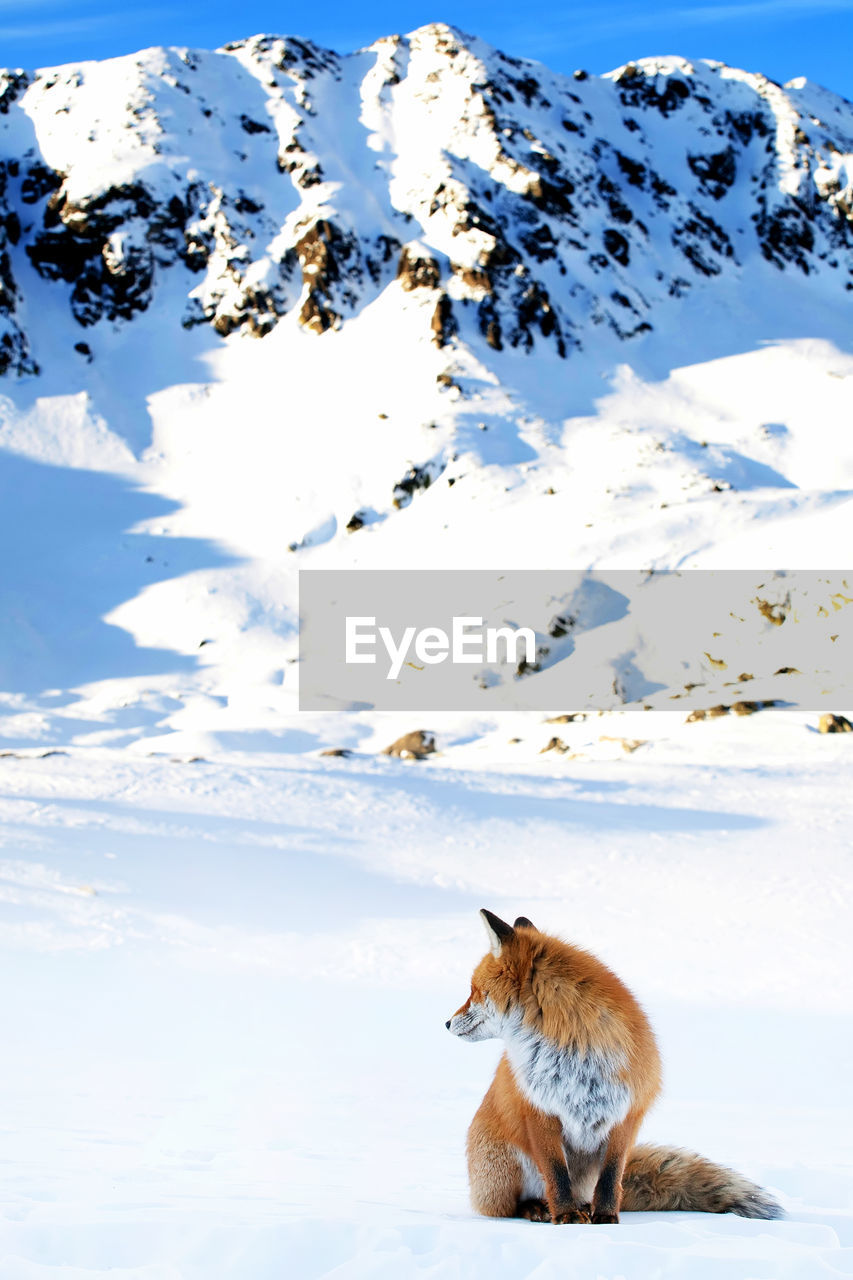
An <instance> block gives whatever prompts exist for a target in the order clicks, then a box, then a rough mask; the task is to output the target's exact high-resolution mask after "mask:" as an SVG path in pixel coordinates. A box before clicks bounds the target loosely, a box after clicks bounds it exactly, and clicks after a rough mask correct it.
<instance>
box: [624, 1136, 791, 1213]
mask: <svg viewBox="0 0 853 1280" xmlns="http://www.w3.org/2000/svg"><path fill="white" fill-rule="evenodd" d="M622 1208H623V1209H625V1210H626V1211H628V1212H630V1211H631V1210H644V1209H694V1210H698V1211H699V1212H702V1213H737V1214H740V1216H741V1217H742V1218H783V1217H784V1216H785V1214H784V1211H783V1209H782V1207H781V1205H779V1204H777V1203H776V1201H775V1200H774V1199H773V1197H772V1196H771V1195H769V1194H768V1193H767V1192H766V1191H764V1190H762V1188H761V1187H758V1186H756V1185H755V1183H754V1182H750V1181H749V1179H748V1178H744V1177H742V1176H741V1175H740V1174H739V1173H735V1172H734V1171H733V1170H732V1169H726V1168H724V1167H723V1166H722V1165H719V1164H714V1163H713V1162H712V1161H711V1160H706V1159H705V1157H704V1156H697V1155H695V1154H694V1153H693V1152H692V1151H683V1150H681V1149H680V1148H679V1147H652V1146H647V1145H644V1144H643V1145H640V1146H638V1147H634V1149H633V1151H632V1152H631V1154H630V1156H629V1157H628V1163H627V1165H626V1167H625V1176H624V1178H623V1180H622Z"/></svg>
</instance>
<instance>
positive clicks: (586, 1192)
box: [446, 910, 783, 1222]
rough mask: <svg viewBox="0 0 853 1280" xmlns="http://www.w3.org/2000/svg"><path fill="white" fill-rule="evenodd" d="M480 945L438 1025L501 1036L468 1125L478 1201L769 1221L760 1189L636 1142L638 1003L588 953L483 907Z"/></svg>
mask: <svg viewBox="0 0 853 1280" xmlns="http://www.w3.org/2000/svg"><path fill="white" fill-rule="evenodd" d="M480 915H481V916H482V918H483V923H484V924H485V926H486V933H487V935H488V938H489V954H488V955H486V956H484V958H483V959H482V960H481V961H480V963H479V964H478V965H477V968H476V969H475V970H474V976H473V978H472V980H471V994H470V996H469V997H468V999H467V1000H466V1001H465V1003H464V1004H463V1005H462V1008H461V1009H459V1010H457V1012H456V1013H455V1014H454V1015H453V1017H452V1018H451V1019H450V1021H449V1022H448V1023H447V1024H446V1026H447V1028H448V1030H449V1031H451V1032H452V1033H453V1034H454V1035H456V1036H459V1037H460V1038H461V1039H463V1040H488V1039H492V1038H495V1037H497V1038H499V1039H501V1040H503V1041H504V1043H505V1045H506V1052H505V1053H504V1055H503V1057H502V1058H501V1060H500V1062H499V1064H498V1068H497V1071H496V1073H495V1078H494V1080H493V1081H492V1084H491V1086H490V1088H489V1091H488V1093H487V1094H486V1096H485V1098H484V1099H483V1101H482V1103H481V1104H480V1108H479V1110H478V1111H477V1114H476V1115H475V1116H474V1119H473V1121H472V1122H471V1127H470V1129H469V1130H468V1144H467V1152H468V1174H469V1178H470V1183H471V1199H472V1203H473V1206H474V1208H475V1210H476V1211H477V1212H478V1213H483V1214H486V1215H488V1216H489V1217H494V1218H527V1219H529V1220H531V1221H533V1222H618V1221H619V1211H620V1209H626V1210H629V1211H630V1210H632V1209H698V1210H703V1211H705V1212H707V1213H737V1214H740V1215H741V1217H744V1218H779V1217H782V1216H783V1215H782V1210H781V1208H780V1206H779V1205H778V1204H777V1203H776V1201H775V1200H773V1198H772V1197H771V1196H769V1195H768V1194H767V1192H765V1191H763V1190H762V1189H761V1188H760V1187H757V1186H756V1185H755V1184H754V1183H752V1182H749V1181H748V1180H747V1179H746V1178H742V1177H741V1176H740V1174H737V1173H734V1172H732V1171H731V1170H730V1169H724V1168H722V1167H721V1166H720V1165H716V1164H713V1163H712V1162H711V1161H710V1160H705V1159H704V1158H703V1157H702V1156H698V1155H694V1154H693V1153H692V1152H689V1151H681V1150H679V1149H678V1148H676V1147H651V1146H636V1147H635V1146H634V1140H635V1138H636V1136H637V1130H638V1129H639V1127H640V1122H641V1121H642V1119H643V1116H644V1115H645V1113H646V1112H647V1111H648V1109H649V1107H650V1106H651V1105H652V1103H653V1102H654V1100H655V1098H656V1097H657V1095H658V1092H659V1090H660V1082H661V1077H660V1056H659V1054H658V1049H657V1045H656V1043H655V1038H654V1034H653V1032H652V1029H651V1027H650V1025H649V1022H648V1019H647V1018H646V1015H645V1013H644V1012H643V1010H642V1009H641V1008H640V1006H639V1004H638V1003H637V1001H636V1000H635V999H634V997H633V995H632V994H631V992H630V991H629V990H628V988H627V987H626V986H624V984H623V983H622V982H620V980H619V979H618V978H617V977H616V975H615V974H614V973H611V971H610V970H609V969H608V968H606V967H605V965H603V964H602V963H601V962H600V961H599V960H596V958H595V956H592V955H590V954H589V952H587V951H581V950H580V949H579V948H578V947H573V946H570V945H569V944H568V943H565V942H561V941H560V940H559V939H558V938H553V937H550V936H549V935H548V934H545V933H540V932H539V930H538V929H537V928H535V926H534V925H533V924H531V922H530V921H529V920H528V919H526V917H524V916H519V918H518V919H517V920H516V922H515V924H514V925H509V924H506V923H505V921H503V920H500V919H499V918H498V917H497V916H496V915H493V914H492V913H491V911H485V910H484V911H481V912H480Z"/></svg>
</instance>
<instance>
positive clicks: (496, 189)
mask: <svg viewBox="0 0 853 1280" xmlns="http://www.w3.org/2000/svg"><path fill="white" fill-rule="evenodd" d="M0 139H2V141H1V142H0V148H2V150H0V155H1V156H2V160H0V323H2V336H0V364H2V369H3V371H4V373H5V377H4V381H3V388H2V390H3V398H2V400H0V445H2V447H3V449H4V451H5V452H4V468H3V472H4V477H5V479H4V484H5V487H6V493H5V497H4V503H3V511H4V517H3V518H4V521H5V528H4V535H5V545H6V546H7V547H8V546H11V545H14V546H15V548H16V551H15V555H14V557H13V560H12V563H11V565H10V566H9V571H8V573H7V574H6V576H5V580H4V583H3V585H2V587H0V595H2V598H0V606H2V609H3V616H4V617H5V619H6V628H5V632H6V634H5V638H4V639H3V641H2V642H0V687H3V688H6V689H7V690H8V694H7V695H5V705H6V707H7V711H8V714H7V716H6V719H5V720H4V721H3V723H2V725H0V732H3V733H5V734H6V736H7V737H10V738H13V739H16V740H18V739H23V740H43V741H58V740H60V739H61V740H73V741H76V742H81V743H88V744H90V745H91V744H95V745H97V744H108V743H113V744H123V743H130V742H140V743H145V744H150V743H151V742H152V741H154V740H156V739H161V740H162V743H161V745H163V744H165V743H166V742H168V743H170V744H174V743H178V742H181V743H183V742H187V743H197V742H200V743H202V744H203V743H204V742H206V741H207V742H209V739H208V738H205V736H204V735H205V734H208V735H209V734H213V735H215V741H216V742H218V743H219V744H220V745H221V744H223V743H226V744H229V743H230V744H231V745H240V744H241V743H248V742H256V741H258V739H257V737H251V736H247V737H244V736H241V735H256V734H257V733H259V732H261V733H263V732H266V733H269V734H271V735H272V738H271V739H270V741H275V742H278V741H284V740H286V741H287V742H290V743H291V744H293V745H294V746H296V747H297V748H299V747H309V746H313V745H317V744H318V743H319V742H320V741H322V733H323V732H328V730H327V729H326V730H323V731H322V732H321V730H320V729H315V728H312V727H310V726H312V725H314V722H313V721H311V720H310V719H308V720H305V719H303V721H301V722H300V723H301V727H300V729H299V730H296V729H294V728H293V725H294V721H293V720H292V718H291V717H292V712H293V710H294V709H295V700H294V699H295V692H294V690H295V657H296V641H295V623H296V569H297V568H308V567H310V568H329V567H338V568H343V567H372V568H389V567H406V568H416V567H421V568H427V567H429V568H433V567H436V568H442V567H465V566H467V567H476V566H484V565H485V566H488V567H492V568H527V567H549V566H555V567H558V566H566V567H573V568H587V567H589V566H607V567H610V568H620V567H621V568H633V569H639V568H644V567H658V568H660V567H683V566H693V565H698V566H705V567H709V566H715V567H719V566H722V567H751V566H756V567H758V568H778V567H788V568H798V567H808V568H819V569H827V570H828V569H843V568H844V567H845V565H844V558H845V540H844V538H845V533H846V531H847V530H848V529H849V516H848V513H849V511H850V505H849V502H850V491H851V489H853V444H851V439H850V432H849V425H848V424H849V421H850V409H851V397H850V387H851V385H853V382H851V378H853V358H851V355H850V344H849V333H850V327H849V318H848V317H849V308H850V303H851V297H850V294H851V291H853V160H851V155H853V107H851V105H850V104H849V103H847V102H845V101H844V100H842V99H840V98H838V97H836V96H835V95H833V94H831V93H828V92H827V91H825V90H823V89H820V88H819V87H817V86H814V85H812V84H809V83H808V82H806V81H804V80H796V81H792V82H791V83H789V84H788V85H786V86H785V87H784V88H782V87H780V86H779V85H777V84H775V83H774V82H772V81H770V80H768V79H766V78H765V77H763V76H761V75H759V74H753V73H747V72H743V71H738V70H736V69H733V68H730V67H727V66H725V65H723V64H721V63H715V62H703V63H697V64H691V63H688V62H686V61H685V60H683V59H681V58H675V57H668V58H653V59H643V60H642V61H639V62H636V63H631V64H629V65H627V66H625V67H622V68H619V69H618V70H616V71H614V72H612V73H610V74H609V75H606V76H603V77H595V76H591V75H588V74H586V73H585V72H583V71H581V70H579V71H577V72H575V74H574V76H573V77H570V78H565V77H561V76H558V75H555V74H553V73H551V72H549V71H548V70H546V69H545V68H544V67H542V66H540V65H538V64H536V63H532V62H528V61H524V60H519V59H516V58H512V57H509V56H507V55H505V54H503V53H500V52H498V51H496V50H494V49H491V48H490V47H489V46H487V45H485V44H484V43H483V42H481V41H479V40H477V39H475V38H472V37H468V36H466V35H463V34H462V33H461V32H459V31H456V30H454V29H452V28H450V27H447V26H443V25H440V24H437V25H432V26H428V27H424V28H422V29H420V30H418V31H415V32H413V33H412V34H410V35H408V36H405V37H403V36H391V37H388V38H385V39H382V40H379V41H377V42H376V43H375V44H374V45H372V46H370V47H369V48H368V49H364V50H360V51H358V52H356V53H353V54H350V55H348V56H339V55H338V54H336V53H333V52H332V51H330V50H326V49H321V48H318V47H316V46H314V45H312V44H310V43H308V42H306V41H302V40H296V39H291V38H281V37H274V36H257V37H253V38H251V39H248V40H245V41H240V42H237V43H235V44H232V45H229V46H227V47H226V48H224V49H221V50H218V51H215V52H205V51H195V50H188V49H152V50H147V51H144V52H142V53H140V54H138V55H134V56H130V57H125V58H118V59H112V60H109V61H106V62H102V63H93V62H90V63H80V64H75V65H69V66H64V67H55V68H49V69H44V70H41V71H37V72H32V73H31V72H25V71H14V72H12V71H7V72H4V73H0ZM543 607H544V606H543ZM552 613H553V610H552ZM546 622H547V619H546V618H544V617H543V620H542V621H541V623H537V625H541V626H543V627H544V626H545V625H546ZM73 691H76V692H73ZM626 696H629V695H626ZM629 700H630V697H629ZM306 726H309V727H306ZM349 732H351V730H349ZM176 735H177V736H176ZM182 735H183V736H182Z"/></svg>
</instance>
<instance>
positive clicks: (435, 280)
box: [397, 245, 441, 293]
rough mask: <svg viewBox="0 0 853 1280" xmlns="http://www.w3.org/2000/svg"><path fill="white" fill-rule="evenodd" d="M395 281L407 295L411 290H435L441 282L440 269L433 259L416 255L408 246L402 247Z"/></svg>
mask: <svg viewBox="0 0 853 1280" xmlns="http://www.w3.org/2000/svg"><path fill="white" fill-rule="evenodd" d="M397 279H398V280H399V281H400V287H401V288H402V289H405V291H406V292H407V293H410V292H411V291H412V290H413V289H437V288H438V286H439V283H440V281H441V269H440V267H439V265H438V263H437V262H436V260H435V258H430V257H429V256H427V255H417V254H415V253H414V252H413V251H412V250H410V247H409V246H408V245H404V246H403V252H402V253H401V254H400V265H399V267H398V268H397Z"/></svg>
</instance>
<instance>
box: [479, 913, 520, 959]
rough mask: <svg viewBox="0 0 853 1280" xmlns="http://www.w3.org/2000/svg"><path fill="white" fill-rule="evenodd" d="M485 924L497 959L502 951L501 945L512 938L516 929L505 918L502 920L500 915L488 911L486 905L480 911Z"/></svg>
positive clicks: (490, 944)
mask: <svg viewBox="0 0 853 1280" xmlns="http://www.w3.org/2000/svg"><path fill="white" fill-rule="evenodd" d="M480 915H481V917H482V919H483V924H484V925H485V926H486V933H487V934H488V938H489V949H490V950H491V953H492V955H493V956H494V957H495V958H496V959H497V957H498V956H499V955H500V953H501V947H502V946H503V944H504V943H505V942H506V941H508V939H510V938H511V937H512V936H513V934H514V932H515V930H514V929H513V927H512V925H511V924H507V923H506V921H505V920H501V918H500V917H499V916H496V915H494V914H493V913H492V912H491V911H487V910H486V908H485V907H483V908H482V910H481V911H480Z"/></svg>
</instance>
